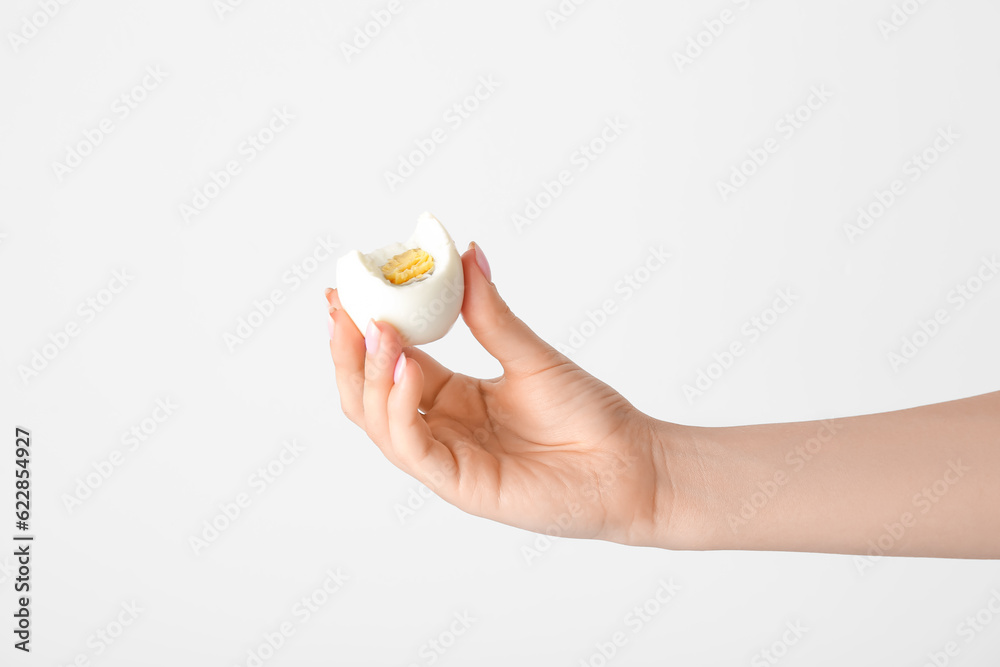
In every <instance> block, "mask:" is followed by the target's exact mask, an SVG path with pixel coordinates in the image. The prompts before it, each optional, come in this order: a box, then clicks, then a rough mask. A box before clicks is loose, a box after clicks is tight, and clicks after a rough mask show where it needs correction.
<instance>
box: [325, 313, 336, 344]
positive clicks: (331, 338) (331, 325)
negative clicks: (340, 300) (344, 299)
mask: <svg viewBox="0 0 1000 667" xmlns="http://www.w3.org/2000/svg"><path fill="white" fill-rule="evenodd" d="M327 317H328V318H329V321H328V322H327V323H326V328H327V329H329V330H330V340H333V328H334V326H335V325H336V324H337V323H336V322H334V321H333V313H330V315H328V316H327Z"/></svg>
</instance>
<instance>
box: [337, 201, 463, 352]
mask: <svg viewBox="0 0 1000 667" xmlns="http://www.w3.org/2000/svg"><path fill="white" fill-rule="evenodd" d="M337 294H338V295H339V296H340V303H341V305H342V306H343V307H344V311H345V312H347V314H348V315H349V316H350V317H351V320H353V321H354V324H355V325H356V326H357V327H358V329H359V330H360V331H361V332H364V331H365V328H366V327H367V326H368V321H369V320H375V321H376V322H388V323H389V324H391V325H392V326H394V327H395V328H396V330H397V331H398V332H399V334H400V336H402V338H403V344H404V345H423V344H424V343H430V342H432V341H435V340H437V339H439V338H441V337H443V336H444V335H445V334H446V333H448V330H449V329H451V327H452V325H453V324H455V320H457V319H458V315H459V313H460V312H461V310H462V298H463V296H464V295H465V278H464V276H463V273H462V258H461V257H460V256H459V254H458V250H456V249H455V242H454V241H453V240H452V238H451V236H449V235H448V232H447V231H446V230H445V228H444V226H443V225H442V224H441V222H440V221H438V219H437V218H435V217H434V216H433V215H431V214H430V213H424V214H423V215H421V216H420V218H418V219H417V228H416V229H415V230H414V232H413V235H412V236H410V238H409V240H407V241H406V242H405V243H392V244H390V245H387V246H385V247H384V248H379V249H378V250H373V251H372V252H370V253H368V254H362V253H360V252H358V251H357V250H352V251H351V252H349V253H347V254H346V255H344V256H343V257H341V258H340V259H339V260H337Z"/></svg>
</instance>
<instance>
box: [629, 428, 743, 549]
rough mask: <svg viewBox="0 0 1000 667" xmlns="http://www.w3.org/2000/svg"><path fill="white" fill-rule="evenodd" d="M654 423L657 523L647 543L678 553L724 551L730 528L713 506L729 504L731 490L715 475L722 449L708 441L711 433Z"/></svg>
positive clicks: (651, 528)
mask: <svg viewBox="0 0 1000 667" xmlns="http://www.w3.org/2000/svg"><path fill="white" fill-rule="evenodd" d="M650 422H651V424H650V431H651V436H650V448H651V452H650V453H651V460H652V462H653V469H654V471H655V479H656V482H655V485H654V494H655V498H654V500H653V506H654V507H655V508H656V511H655V513H654V514H655V517H656V520H655V521H654V522H653V525H652V526H651V527H650V531H649V535H648V536H647V540H646V541H645V542H644V543H645V544H646V545H648V546H656V547H661V548H665V549H675V550H703V549H714V548H719V545H720V544H723V543H725V542H726V539H725V538H726V536H725V535H722V534H720V531H725V530H726V527H725V525H724V522H721V523H720V521H719V517H720V516H722V514H720V512H719V507H714V506H715V505H719V506H721V505H723V504H724V497H725V494H726V493H727V489H729V488H730V485H729V484H727V483H726V482H725V480H722V479H719V478H718V475H717V474H716V473H714V472H713V470H716V468H717V466H713V465H712V460H716V459H718V457H717V456H716V455H715V453H716V451H717V449H718V445H717V444H716V443H715V442H713V441H712V440H711V439H709V437H708V435H709V434H710V432H711V430H712V429H703V428H698V427H693V426H683V425H680V424H674V423H671V422H666V421H662V420H658V419H653V418H650Z"/></svg>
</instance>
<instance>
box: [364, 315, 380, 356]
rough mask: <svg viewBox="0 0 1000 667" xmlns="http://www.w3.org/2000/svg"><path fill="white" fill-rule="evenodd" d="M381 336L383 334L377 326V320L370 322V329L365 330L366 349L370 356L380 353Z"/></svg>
mask: <svg viewBox="0 0 1000 667" xmlns="http://www.w3.org/2000/svg"><path fill="white" fill-rule="evenodd" d="M381 336H382V332H381V331H379V330H378V327H377V326H375V320H368V328H367V329H365V349H366V350H368V354H375V353H376V352H378V340H379V338H380V337H381Z"/></svg>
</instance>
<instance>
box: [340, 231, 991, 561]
mask: <svg viewBox="0 0 1000 667" xmlns="http://www.w3.org/2000/svg"><path fill="white" fill-rule="evenodd" d="M462 264H463V270H464V274H465V298H464V301H463V304H462V318H463V320H464V321H465V323H466V324H467V325H468V327H469V329H470V330H471V331H472V333H473V335H474V336H475V337H476V339H477V340H478V341H479V342H480V344H482V345H483V347H484V348H485V349H486V350H487V351H488V352H489V353H490V354H491V355H493V357H495V358H496V359H497V360H498V361H499V362H500V364H501V366H502V367H503V371H504V373H503V375H502V376H500V377H498V378H493V379H478V378H472V377H469V376H466V375H462V374H460V373H454V372H452V371H450V370H448V369H447V368H445V367H444V366H442V365H441V364H440V363H438V362H437V361H436V360H434V359H433V358H432V357H430V356H429V355H427V354H426V353H425V352H423V351H422V350H420V349H417V348H412V347H405V348H404V347H403V345H402V343H401V339H400V337H399V335H398V333H397V332H396V331H395V329H394V328H393V327H392V326H391V325H389V324H387V323H384V322H383V323H373V324H372V326H370V327H368V331H367V334H368V335H367V336H365V335H364V334H362V332H361V331H359V330H358V328H357V327H356V326H355V324H354V322H353V321H352V320H351V318H350V317H349V316H348V315H347V313H345V312H344V311H343V310H341V309H340V301H339V298H338V296H337V292H336V290H328V291H327V300H328V302H329V306H330V316H331V321H332V327H331V340H330V352H331V354H332V356H333V361H334V364H335V366H336V376H337V386H338V389H339V392H340V398H341V408H342V409H343V411H344V414H345V415H347V417H348V418H349V419H350V420H351V421H353V422H354V423H355V424H357V425H358V426H360V427H361V428H362V429H364V430H365V432H366V433H367V434H368V437H369V438H371V440H372V441H373V442H374V443H375V444H376V445H377V446H378V447H379V449H380V450H381V451H382V453H383V454H384V455H385V456H386V458H388V459H389V460H390V461H391V462H392V463H393V464H395V465H396V466H397V467H399V468H400V469H402V470H403V471H405V472H407V473H408V474H410V475H412V476H413V477H415V478H416V479H418V480H419V481H420V482H422V483H424V484H426V485H427V486H428V487H429V488H430V489H431V490H433V491H434V492H435V493H437V494H438V495H439V496H441V497H442V498H443V499H445V500H446V501H448V502H450V503H452V504H453V505H455V506H457V507H459V508H461V509H463V510H465V511H467V512H469V513H471V514H475V515H478V516H482V517H485V518H488V519H493V520H495V521H499V522H502V523H505V524H509V525H512V526H517V527H520V528H524V529H527V530H532V531H536V532H544V533H547V534H551V535H558V536H562V537H579V538H596V539H603V540H610V541H614V542H620V543H623V544H631V545H645V546H658V547H664V548H670V549H767V550H785V551H822V552H830V553H853V554H872V553H875V554H877V555H918V556H950V557H963V558H997V557H1000V392H995V393H992V394H986V395H983V396H978V397H973V398H968V399H964V400H960V401H952V402H949V403H942V404H938V405H931V406H925V407H921V408H915V409H912V410H903V411H897V412H890V413H883V414H879V415H866V416H860V417H848V418H840V419H835V420H827V421H825V422H800V423H790V424H766V425H758V426H745V427H729V428H698V427H689V426H681V425H678V424H672V423H669V422H665V421H661V420H658V419H655V418H653V417H650V416H649V415H646V414H644V413H642V412H640V411H639V410H637V409H636V408H635V407H634V406H632V404H630V403H629V402H628V401H627V400H626V399H625V398H624V397H622V396H621V394H619V393H618V392H616V391H615V390H614V389H612V388H611V387H609V386H608V385H606V384H604V383H603V382H601V381H600V380H598V379H596V378H595V377H593V376H592V375H590V374H589V373H587V372H586V371H584V370H583V369H581V368H580V367H579V366H577V365H576V364H575V363H573V362H572V361H571V360H569V359H568V358H567V357H565V356H564V355H562V354H561V353H559V352H558V351H556V350H555V349H554V348H552V347H551V346H550V345H549V344H548V343H546V342H545V341H543V340H542V339H541V338H539V337H538V336H537V335H536V334H535V333H534V332H532V331H531V330H530V329H529V328H528V326H527V325H526V324H524V322H522V321H521V320H519V319H518V318H517V317H516V316H514V314H513V313H511V311H510V309H509V308H508V307H507V305H506V304H505V303H504V302H503V300H502V299H501V298H500V295H499V293H498V292H497V289H496V286H495V285H494V284H493V283H492V282H491V275H490V270H489V266H488V264H487V263H486V260H485V257H484V256H483V254H482V250H481V249H479V248H476V247H474V246H471V245H470V249H469V250H468V251H467V252H466V253H465V254H464V255H463V256H462ZM366 341H367V346H366ZM401 355H402V356H401Z"/></svg>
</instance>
